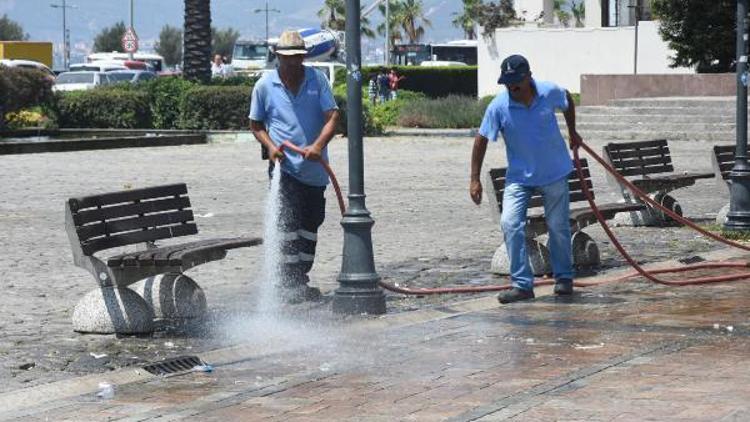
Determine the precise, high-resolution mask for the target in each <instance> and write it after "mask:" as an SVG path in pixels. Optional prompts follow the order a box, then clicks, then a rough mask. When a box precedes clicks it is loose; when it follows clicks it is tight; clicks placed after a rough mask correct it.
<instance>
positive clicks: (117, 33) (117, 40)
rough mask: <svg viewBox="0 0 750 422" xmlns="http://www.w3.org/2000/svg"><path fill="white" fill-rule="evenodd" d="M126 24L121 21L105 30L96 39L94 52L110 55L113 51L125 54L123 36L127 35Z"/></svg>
mask: <svg viewBox="0 0 750 422" xmlns="http://www.w3.org/2000/svg"><path fill="white" fill-rule="evenodd" d="M125 31H126V28H125V22H123V21H120V22H117V23H116V24H114V25H113V26H110V27H108V28H104V29H102V30H101V32H99V34H98V35H97V36H96V38H94V52H97V53H110V52H112V51H119V52H124V50H123V49H122V36H123V35H125Z"/></svg>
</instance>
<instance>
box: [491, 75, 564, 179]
mask: <svg viewBox="0 0 750 422" xmlns="http://www.w3.org/2000/svg"><path fill="white" fill-rule="evenodd" d="M532 83H533V84H534V86H535V87H536V96H535V97H534V100H533V101H532V103H531V105H530V106H529V107H526V105H524V104H522V103H519V102H516V101H514V100H513V98H511V96H510V93H509V92H508V91H507V90H506V91H504V92H501V93H500V94H498V95H497V97H495V99H494V100H492V102H491V103H490V105H489V107H487V111H485V113H484V119H483V120H482V126H481V127H480V128H479V134H480V135H482V136H484V137H485V138H487V139H489V140H491V141H496V140H497V137H498V134H499V133H502V134H503V139H504V140H505V151H506V155H507V157H508V173H507V175H506V183H519V184H521V185H524V186H544V185H548V184H550V183H552V182H556V181H558V180H560V179H561V178H563V177H567V176H568V174H570V172H571V171H572V170H573V165H572V162H571V158H570V155H569V153H568V147H567V145H566V143H565V140H564V139H563V137H562V135H561V134H560V127H559V126H558V125H557V118H556V117H555V109H560V110H562V111H565V110H567V109H568V99H567V96H566V91H565V90H564V89H562V88H560V87H559V86H557V85H555V84H554V83H552V82H544V81H533V82H532Z"/></svg>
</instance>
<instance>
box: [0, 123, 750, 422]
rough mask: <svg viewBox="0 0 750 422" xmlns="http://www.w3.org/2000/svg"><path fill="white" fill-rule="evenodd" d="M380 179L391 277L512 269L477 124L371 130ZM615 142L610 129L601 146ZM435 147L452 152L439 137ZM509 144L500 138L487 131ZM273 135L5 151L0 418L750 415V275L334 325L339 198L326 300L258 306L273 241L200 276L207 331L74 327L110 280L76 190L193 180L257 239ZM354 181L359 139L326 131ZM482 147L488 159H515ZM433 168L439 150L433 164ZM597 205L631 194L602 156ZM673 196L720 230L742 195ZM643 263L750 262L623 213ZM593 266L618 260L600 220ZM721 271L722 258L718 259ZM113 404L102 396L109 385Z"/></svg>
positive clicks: (542, 294) (203, 201)
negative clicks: (72, 209) (434, 130)
mask: <svg viewBox="0 0 750 422" xmlns="http://www.w3.org/2000/svg"><path fill="white" fill-rule="evenodd" d="M366 142H367V145H366V151H367V172H366V177H367V179H366V189H367V192H368V208H369V209H370V210H371V211H372V212H373V217H374V218H375V220H376V225H375V227H374V229H373V239H374V247H375V258H376V265H377V269H378V273H379V274H380V275H381V276H382V277H383V279H384V280H385V281H387V282H390V283H397V284H399V285H402V286H408V287H444V286H451V285H463V286H466V285H487V284H501V283H504V282H505V281H506V280H505V279H504V278H501V277H499V276H494V275H491V274H489V273H488V269H489V263H490V259H491V257H492V253H493V252H494V250H495V248H496V247H497V246H498V244H499V240H500V234H499V231H498V230H497V226H496V223H495V221H494V219H493V216H491V214H490V211H489V210H488V209H484V208H477V207H474V206H473V205H472V204H471V203H470V201H469V199H468V193H467V187H468V162H469V155H470V150H471V140H469V139H456V138H445V139H430V138H383V139H368V140H367V141H366ZM592 144H593V145H594V147H595V149H597V150H600V149H601V146H602V145H603V143H601V142H600V143H597V142H596V141H592ZM436 146H439V147H436ZM670 146H671V149H672V151H673V159H674V160H675V168H677V169H678V170H681V169H686V168H688V167H690V168H691V170H694V171H710V169H711V165H710V161H709V160H708V157H709V154H708V151H709V148H710V145H709V144H707V143H700V142H690V143H679V142H678V143H672V144H671V145H670ZM493 147H495V146H493ZM257 152H258V151H257V147H256V146H255V145H247V144H212V145H203V146H184V147H165V148H150V149H125V150H119V151H117V153H116V159H114V158H113V155H112V154H113V152H111V151H88V152H77V153H60V154H35V155H24V156H14V157H7V158H4V165H3V166H2V167H0V178H3V180H13V181H14V183H6V184H2V185H0V196H2V197H3V198H4V201H3V202H2V203H1V204H0V230H2V231H3V233H4V235H3V236H2V237H0V249H1V250H2V251H3V254H1V255H0V288H2V291H3V294H4V297H3V299H2V306H0V330H2V332H3V334H4V335H3V336H2V337H1V338H0V419H14V418H15V419H19V420H75V421H78V420H81V421H83V420H87V421H88V420H111V419H123V420H149V419H157V420H177V419H187V420H233V419H234V420H265V419H267V418H270V419H274V418H275V420H290V419H293V420H430V421H431V420H444V419H448V420H504V419H514V420H648V419H651V420H721V419H722V418H725V420H750V413H749V412H750V410H748V409H750V407H749V406H750V405H749V404H748V403H750V400H748V398H749V397H748V395H750V388H748V387H747V385H748V384H749V383H748V381H749V378H750V369H747V365H743V362H745V361H747V358H748V355H750V348H749V347H748V346H749V345H748V338H749V337H748V333H750V320H749V318H748V315H749V314H750V313H749V312H748V311H749V310H750V309H748V308H750V301H749V300H748V299H750V287H748V286H750V283H743V282H740V283H727V284H722V285H713V286H698V287H686V288H671V287H663V286H656V285H652V284H649V283H646V282H644V281H643V280H634V281H630V282H627V283H620V284H612V285H607V284H605V285H601V286H597V287H593V288H588V289H586V290H585V291H583V292H582V293H581V294H579V295H576V296H575V297H574V298H573V299H572V300H570V301H564V300H559V299H555V298H554V297H552V296H549V293H550V292H549V288H540V289H538V292H537V293H538V294H539V297H538V298H537V299H536V300H535V301H533V302H529V303H524V304H514V305H511V306H503V307H500V306H499V305H498V304H497V302H496V300H495V299H494V295H492V294H483V295H475V296H465V295H463V296H460V295H444V296H424V297H405V296H401V295H396V294H390V293H389V294H388V296H387V304H388V314H387V315H386V316H384V317H379V318H360V317H353V318H337V317H333V316H332V315H331V312H330V297H331V294H332V291H333V290H334V289H335V288H336V283H335V277H336V275H337V273H338V271H339V269H340V255H341V235H340V233H341V232H340V228H339V226H338V217H337V216H336V209H335V206H336V205H335V201H334V200H333V198H332V197H330V196H329V201H328V206H329V207H328V213H329V217H328V220H327V221H326V223H325V225H324V226H323V228H322V229H321V233H320V244H319V250H318V255H317V259H316V264H315V267H314V269H313V280H314V281H313V283H314V284H315V285H317V286H319V287H321V289H322V290H323V291H324V292H325V293H327V296H326V297H327V300H326V301H325V302H323V303H321V304H317V305H307V306H298V307H292V308H290V309H285V310H284V312H283V317H282V318H280V319H272V320H263V319H259V318H258V316H257V315H255V314H254V309H255V308H256V300H255V299H256V294H255V293H256V292H257V287H258V283H259V282H260V279H261V277H260V276H259V274H258V272H259V270H260V268H261V267H262V254H261V250H260V249H259V248H249V249H244V250H241V251H236V252H232V253H230V255H229V256H228V257H227V258H226V259H225V260H222V261H219V262H215V263H210V264H206V265H203V266H201V267H198V268H196V269H195V270H191V271H190V273H189V275H190V276H191V277H193V278H194V279H195V280H196V281H197V282H198V283H199V284H200V285H201V286H202V287H203V288H204V289H205V291H206V295H207V297H208V303H209V310H210V316H209V318H208V320H207V321H205V322H204V323H202V324H197V325H192V326H183V327H169V326H167V327H162V328H163V329H162V330H160V331H158V332H157V333H155V334H154V335H151V336H143V337H132V336H121V337H116V336H86V335H80V334H76V333H74V332H72V330H71V323H70V316H71V313H72V309H73V306H74V305H75V303H76V301H77V300H78V298H79V297H80V296H81V295H83V294H85V293H86V292H87V291H88V290H91V289H92V288H94V283H93V282H92V280H91V279H90V276H89V275H88V274H86V273H85V272H84V271H83V270H80V269H78V268H76V267H74V266H73V264H72V259H71V254H70V249H69V246H68V244H67V238H66V236H65V233H64V230H63V213H62V203H63V201H64V200H65V198H68V197H72V196H76V195H80V194H83V193H92V192H103V191H111V190H118V189H123V188H127V187H142V186H148V185H154V184H162V183H169V182H175V181H184V182H187V183H188V186H189V189H190V195H191V198H192V200H193V201H192V202H193V204H194V209H195V212H196V214H198V215H199V217H198V225H199V227H200V230H201V236H203V237H221V236H236V235H258V234H259V233H262V228H261V227H259V226H258V224H259V223H260V222H261V221H262V210H263V201H264V194H265V187H266V186H267V184H266V180H265V172H264V169H263V163H262V162H260V161H259V160H258V159H257ZM331 152H332V157H333V162H334V168H335V169H336V170H337V171H338V172H339V175H338V176H339V180H340V181H342V182H344V183H343V184H344V186H343V187H344V189H346V186H345V181H346V178H347V177H346V168H345V167H346V166H344V165H343V163H344V162H345V160H346V154H345V141H344V140H336V141H335V142H334V144H332V151H331ZM502 160H503V158H502V148H493V149H491V150H490V151H488V157H487V163H488V165H497V164H499V163H501V162H503V161H502ZM424 163H429V165H424ZM593 180H594V184H595V187H596V188H597V198H599V199H600V200H603V201H612V200H614V199H616V195H615V194H614V193H613V191H612V190H611V189H610V188H608V187H607V185H606V181H605V180H604V175H603V174H602V173H601V172H598V170H597V169H594V170H593ZM675 196H676V197H677V199H678V200H679V201H680V202H681V204H682V208H683V210H684V212H685V214H686V215H687V216H689V217H690V218H692V219H694V220H696V221H700V222H702V223H707V222H709V221H710V220H711V218H712V217H713V216H715V214H716V212H717V211H718V210H719V209H720V208H721V206H722V205H723V204H724V203H725V202H726V200H727V194H726V189H725V188H723V187H721V188H717V185H716V183H715V182H714V181H712V180H703V181H699V182H698V183H697V184H696V186H694V187H691V188H687V189H684V190H680V191H678V192H677V193H676V194H675ZM614 230H615V233H616V234H617V235H618V236H619V237H620V238H621V239H622V241H623V243H624V244H625V245H626V246H627V247H628V248H629V249H630V250H631V251H632V252H633V253H634V256H635V258H636V259H637V260H638V261H639V262H642V263H646V264H657V263H659V262H662V261H665V260H677V259H680V258H689V257H693V256H696V255H700V256H703V257H705V258H706V259H716V258H717V257H718V258H726V257H730V256H734V257H743V255H742V254H738V253H730V252H729V251H728V249H726V248H724V247H722V246H720V245H717V244H715V243H712V242H708V241H706V240H704V239H702V238H700V237H698V236H696V235H695V234H694V233H692V232H691V231H689V230H687V229H684V228H676V227H671V228H634V227H628V226H618V227H615V228H614ZM586 231H587V233H589V234H590V235H591V236H592V237H593V238H594V239H596V240H597V242H598V243H599V248H600V250H601V252H602V262H603V265H602V268H600V269H599V270H598V275H597V276H599V277H608V276H614V275H616V274H618V273H619V272H620V271H622V270H623V269H624V267H623V265H624V261H623V259H622V258H621V257H619V256H618V255H617V252H616V251H615V250H614V249H613V248H612V246H611V245H610V244H609V243H608V240H607V239H606V238H605V237H604V235H603V232H602V231H601V229H599V228H597V227H591V228H587V229H586ZM715 273H716V272H714V274H715ZM183 355H196V356H199V357H200V358H202V359H204V360H205V361H206V362H207V363H210V364H212V365H213V366H214V368H215V370H214V372H211V373H189V374H183V375H179V376H170V377H155V376H152V375H150V374H148V373H146V372H145V371H144V370H143V369H141V367H142V365H144V364H146V363H148V362H154V361H159V360H161V359H164V358H169V357H174V356H183ZM101 382H109V383H111V384H114V385H115V388H114V397H113V398H111V399H102V398H97V397H96V392H97V391H99V383H101Z"/></svg>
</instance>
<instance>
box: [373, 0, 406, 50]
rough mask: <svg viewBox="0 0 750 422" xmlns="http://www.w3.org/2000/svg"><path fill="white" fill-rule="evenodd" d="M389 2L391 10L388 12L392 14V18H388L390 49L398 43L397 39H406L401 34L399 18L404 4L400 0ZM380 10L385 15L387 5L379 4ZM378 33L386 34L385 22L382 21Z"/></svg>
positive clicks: (390, 0) (389, 0)
mask: <svg viewBox="0 0 750 422" xmlns="http://www.w3.org/2000/svg"><path fill="white" fill-rule="evenodd" d="M386 1H388V2H389V5H388V7H389V10H388V13H389V14H390V19H389V20H388V38H389V42H388V51H390V50H391V47H393V45H395V44H396V41H400V40H402V39H404V37H403V35H402V34H401V28H400V25H401V24H400V21H399V20H398V18H397V16H398V15H399V13H401V7H402V4H401V2H400V1H398V0H386ZM378 10H380V13H381V14H382V15H383V17H385V5H384V4H382V3H381V4H380V6H378ZM377 31H378V34H380V35H382V36H385V22H383V23H381V24H380V25H378V27H377Z"/></svg>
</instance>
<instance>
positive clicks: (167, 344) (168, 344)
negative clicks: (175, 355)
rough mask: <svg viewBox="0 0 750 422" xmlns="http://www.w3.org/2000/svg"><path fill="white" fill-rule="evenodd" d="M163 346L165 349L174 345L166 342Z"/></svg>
mask: <svg viewBox="0 0 750 422" xmlns="http://www.w3.org/2000/svg"><path fill="white" fill-rule="evenodd" d="M164 346H165V347H174V343H172V342H171V341H167V342H164Z"/></svg>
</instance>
